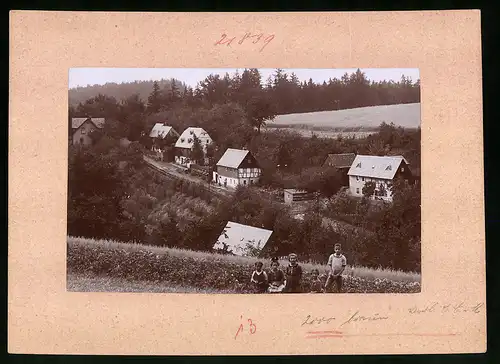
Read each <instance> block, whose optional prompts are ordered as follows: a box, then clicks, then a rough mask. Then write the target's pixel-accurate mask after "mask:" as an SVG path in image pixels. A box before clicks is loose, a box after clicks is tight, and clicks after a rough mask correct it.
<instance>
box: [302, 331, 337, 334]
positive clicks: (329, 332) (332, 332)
mask: <svg viewBox="0 0 500 364" xmlns="http://www.w3.org/2000/svg"><path fill="white" fill-rule="evenodd" d="M307 333H308V334H342V331H337V330H327V331H308V332H307Z"/></svg>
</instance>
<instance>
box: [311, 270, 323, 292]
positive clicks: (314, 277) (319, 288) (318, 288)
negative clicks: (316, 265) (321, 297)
mask: <svg viewBox="0 0 500 364" xmlns="http://www.w3.org/2000/svg"><path fill="white" fill-rule="evenodd" d="M321 292H323V284H322V283H321V280H320V279H319V270H317V269H313V270H312V271H311V293H321Z"/></svg>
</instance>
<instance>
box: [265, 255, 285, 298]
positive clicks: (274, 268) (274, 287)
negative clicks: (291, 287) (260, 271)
mask: <svg viewBox="0 0 500 364" xmlns="http://www.w3.org/2000/svg"><path fill="white" fill-rule="evenodd" d="M279 265H280V263H279V262H278V259H277V258H273V259H272V260H271V270H270V271H269V273H268V274H267V278H268V280H269V288H268V290H267V291H268V292H269V293H279V292H281V291H283V288H285V284H284V281H285V276H284V274H283V272H282V271H281V270H280V269H279V268H278V267H279Z"/></svg>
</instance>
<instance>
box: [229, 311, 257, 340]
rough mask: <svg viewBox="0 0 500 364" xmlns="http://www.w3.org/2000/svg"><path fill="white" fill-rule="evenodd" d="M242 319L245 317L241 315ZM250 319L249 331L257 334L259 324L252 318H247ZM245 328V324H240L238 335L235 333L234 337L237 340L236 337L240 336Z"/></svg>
mask: <svg viewBox="0 0 500 364" xmlns="http://www.w3.org/2000/svg"><path fill="white" fill-rule="evenodd" d="M240 319H243V316H240ZM247 321H248V327H249V330H248V331H249V332H250V334H251V335H253V334H255V333H256V332H257V325H255V324H254V323H253V321H252V319H247ZM243 330H244V326H243V324H240V326H239V327H238V331H236V335H234V339H235V340H236V338H237V337H238V334H239V333H240V332H243Z"/></svg>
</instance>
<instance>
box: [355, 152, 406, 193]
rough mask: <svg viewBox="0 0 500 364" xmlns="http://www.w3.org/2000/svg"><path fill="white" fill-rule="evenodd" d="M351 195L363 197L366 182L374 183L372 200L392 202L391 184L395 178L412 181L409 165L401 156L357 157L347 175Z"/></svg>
mask: <svg viewBox="0 0 500 364" xmlns="http://www.w3.org/2000/svg"><path fill="white" fill-rule="evenodd" d="M347 174H348V176H349V191H350V193H351V195H353V196H358V197H361V196H363V187H364V186H365V184H366V183H367V182H374V183H375V193H374V194H373V195H372V198H373V199H380V200H385V201H392V191H391V184H392V181H393V180H394V179H395V178H397V177H402V178H404V179H406V180H411V179H412V173H411V171H410V167H409V163H408V161H407V160H406V159H405V158H404V157H403V156H373V155H357V156H356V158H355V159H354V161H353V162H352V165H351V168H350V169H349V172H348V173H347Z"/></svg>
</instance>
